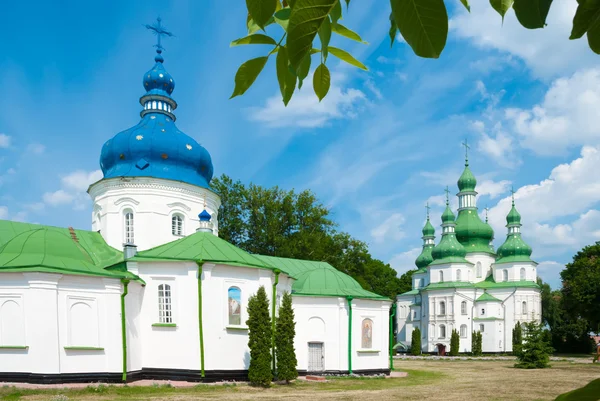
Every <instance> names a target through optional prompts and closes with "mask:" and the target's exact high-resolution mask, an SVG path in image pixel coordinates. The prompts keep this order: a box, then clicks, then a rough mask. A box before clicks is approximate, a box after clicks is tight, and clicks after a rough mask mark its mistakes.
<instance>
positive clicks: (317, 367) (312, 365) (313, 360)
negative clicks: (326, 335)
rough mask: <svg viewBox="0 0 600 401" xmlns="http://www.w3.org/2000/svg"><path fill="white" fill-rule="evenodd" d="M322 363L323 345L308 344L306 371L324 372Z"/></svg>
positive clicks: (323, 358)
mask: <svg viewBox="0 0 600 401" xmlns="http://www.w3.org/2000/svg"><path fill="white" fill-rule="evenodd" d="M324 361H325V355H323V343H308V371H309V372H322V371H323V370H325V369H324Z"/></svg>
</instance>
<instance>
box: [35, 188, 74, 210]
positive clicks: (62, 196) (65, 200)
mask: <svg viewBox="0 0 600 401" xmlns="http://www.w3.org/2000/svg"><path fill="white" fill-rule="evenodd" d="M42 198H43V199H44V202H46V203H47V204H49V205H52V206H58V205H64V204H69V203H71V202H73V199H74V196H73V195H72V194H70V193H68V192H66V191H65V190H64V189H59V190H58V191H55V192H46V193H45V194H44V195H43V197H42Z"/></svg>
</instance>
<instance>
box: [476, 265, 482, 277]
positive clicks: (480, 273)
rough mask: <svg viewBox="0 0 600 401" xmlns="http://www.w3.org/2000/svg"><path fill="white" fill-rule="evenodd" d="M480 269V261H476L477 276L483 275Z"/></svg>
mask: <svg viewBox="0 0 600 401" xmlns="http://www.w3.org/2000/svg"><path fill="white" fill-rule="evenodd" d="M481 270H482V269H481V262H477V277H481V276H482V275H483V272H482V271H481Z"/></svg>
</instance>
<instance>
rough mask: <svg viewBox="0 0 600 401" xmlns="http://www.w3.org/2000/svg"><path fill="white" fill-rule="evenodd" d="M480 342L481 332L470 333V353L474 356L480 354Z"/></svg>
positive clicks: (481, 339)
mask: <svg viewBox="0 0 600 401" xmlns="http://www.w3.org/2000/svg"><path fill="white" fill-rule="evenodd" d="M482 342H483V336H482V335H481V332H479V331H474V332H473V333H472V335H471V353H472V354H473V355H474V356H480V355H481V354H482V353H483V352H482V349H481V346H482Z"/></svg>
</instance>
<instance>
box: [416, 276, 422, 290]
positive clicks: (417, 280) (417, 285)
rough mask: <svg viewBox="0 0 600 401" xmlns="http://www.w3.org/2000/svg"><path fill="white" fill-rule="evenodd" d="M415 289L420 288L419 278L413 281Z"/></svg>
mask: <svg viewBox="0 0 600 401" xmlns="http://www.w3.org/2000/svg"><path fill="white" fill-rule="evenodd" d="M415 288H421V279H420V278H418V279H416V280H415Z"/></svg>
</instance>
